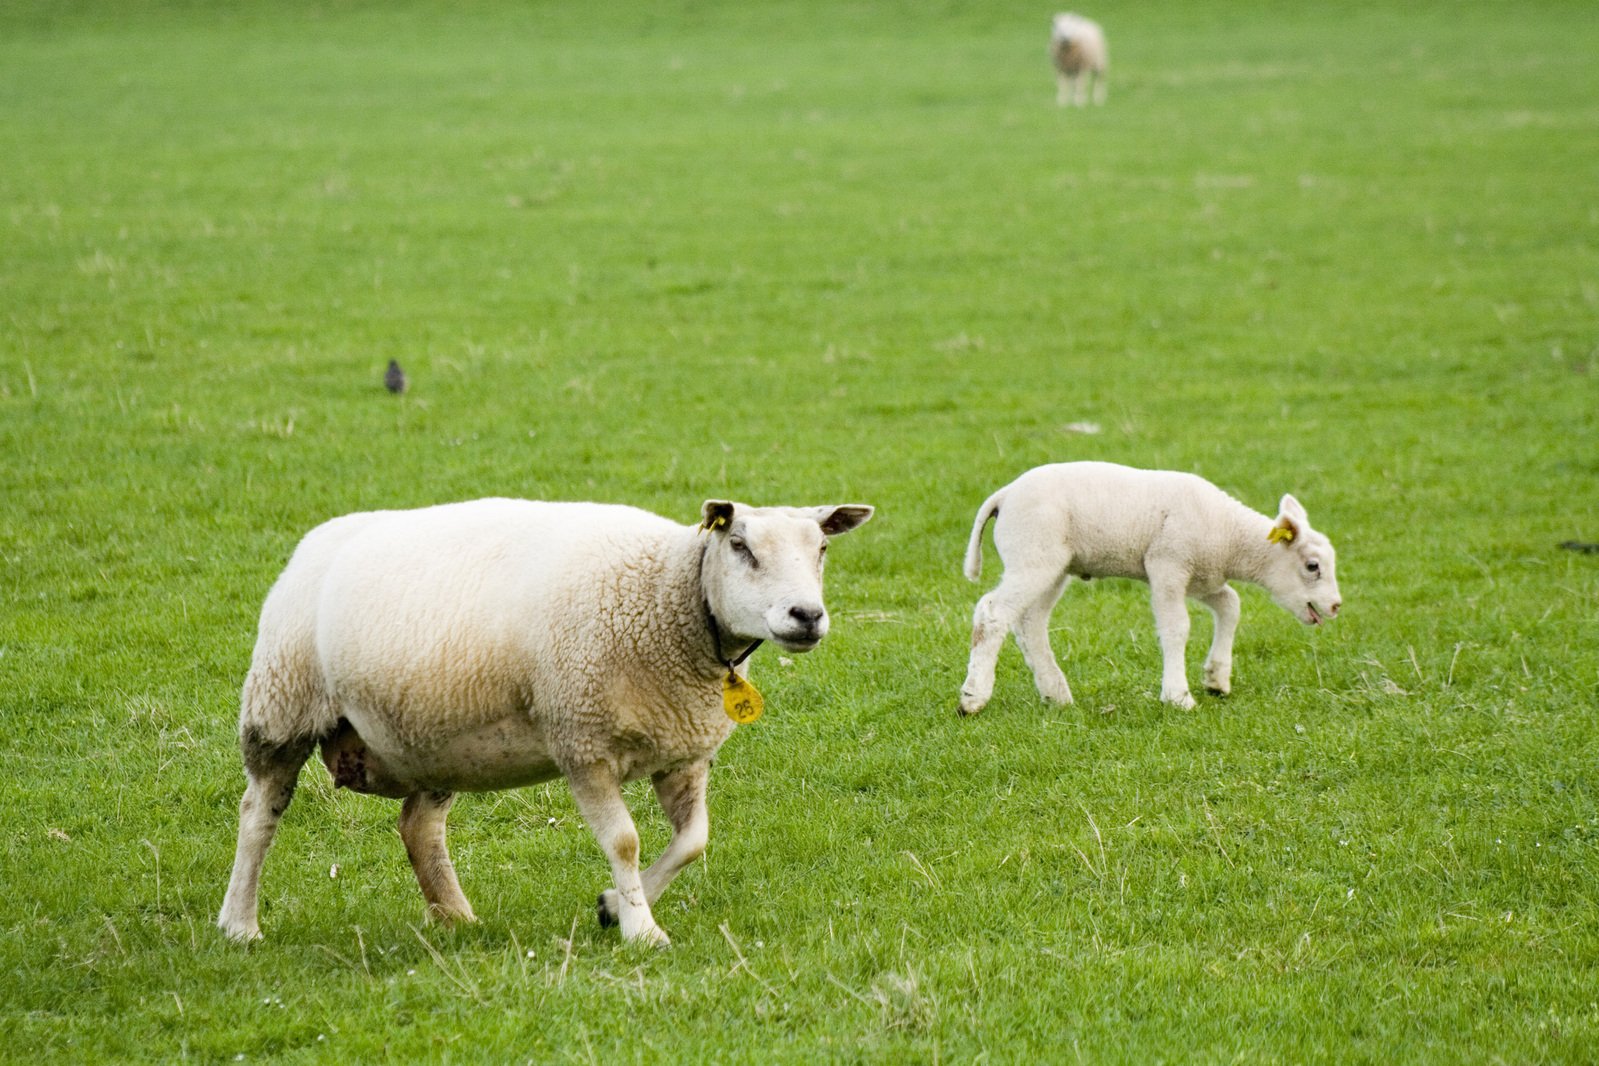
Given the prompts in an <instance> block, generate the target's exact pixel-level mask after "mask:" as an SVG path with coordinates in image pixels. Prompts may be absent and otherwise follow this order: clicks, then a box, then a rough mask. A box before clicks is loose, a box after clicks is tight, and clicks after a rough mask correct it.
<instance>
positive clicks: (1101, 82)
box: [1094, 74, 1107, 106]
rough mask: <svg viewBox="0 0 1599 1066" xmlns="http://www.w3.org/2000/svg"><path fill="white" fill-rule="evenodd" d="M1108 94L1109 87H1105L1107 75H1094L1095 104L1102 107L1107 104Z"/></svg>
mask: <svg viewBox="0 0 1599 1066" xmlns="http://www.w3.org/2000/svg"><path fill="white" fill-rule="evenodd" d="M1106 92H1107V86H1106V85H1105V75H1104V74H1095V75H1094V104H1095V105H1096V106H1100V105H1103V104H1104V103H1105V95H1106Z"/></svg>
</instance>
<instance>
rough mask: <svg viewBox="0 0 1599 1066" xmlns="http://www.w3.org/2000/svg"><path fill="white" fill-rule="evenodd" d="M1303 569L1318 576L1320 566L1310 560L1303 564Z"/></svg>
mask: <svg viewBox="0 0 1599 1066" xmlns="http://www.w3.org/2000/svg"><path fill="white" fill-rule="evenodd" d="M1305 569H1306V570H1309V571H1310V572H1311V573H1312V574H1319V573H1321V564H1320V563H1318V562H1317V561H1316V560H1314V559H1312V560H1311V561H1310V562H1308V563H1306V564H1305Z"/></svg>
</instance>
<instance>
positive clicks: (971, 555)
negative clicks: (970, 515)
mask: <svg viewBox="0 0 1599 1066" xmlns="http://www.w3.org/2000/svg"><path fill="white" fill-rule="evenodd" d="M1007 487H1009V486H1007ZM1004 495H1005V489H1000V490H999V491H998V492H996V493H994V495H992V496H990V497H989V498H988V499H986V500H984V501H983V506H981V507H979V508H978V509H977V518H976V520H975V521H973V522H972V539H971V540H970V541H968V542H967V544H966V567H965V569H966V580H968V581H976V580H978V579H979V578H981V577H982V576H983V529H984V527H986V526H987V525H988V522H989V519H991V518H993V517H994V516H995V515H997V514H999V501H1000V500H1001V498H1003V497H1004Z"/></svg>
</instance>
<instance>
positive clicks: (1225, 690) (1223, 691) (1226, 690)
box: [1205, 685, 1232, 696]
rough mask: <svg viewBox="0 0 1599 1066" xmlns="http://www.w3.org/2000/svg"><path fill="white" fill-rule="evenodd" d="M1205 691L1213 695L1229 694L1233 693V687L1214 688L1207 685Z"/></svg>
mask: <svg viewBox="0 0 1599 1066" xmlns="http://www.w3.org/2000/svg"><path fill="white" fill-rule="evenodd" d="M1205 691H1206V692H1208V693H1210V694H1211V695H1212V696H1227V695H1230V694H1231V693H1232V689H1230V688H1212V687H1211V686H1209V685H1206V686H1205Z"/></svg>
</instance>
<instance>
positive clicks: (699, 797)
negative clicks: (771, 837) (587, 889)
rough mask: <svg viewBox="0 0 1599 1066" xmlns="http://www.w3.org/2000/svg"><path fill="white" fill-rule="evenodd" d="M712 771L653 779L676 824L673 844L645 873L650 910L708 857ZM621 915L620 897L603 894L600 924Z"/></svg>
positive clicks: (701, 766)
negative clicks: (684, 874)
mask: <svg viewBox="0 0 1599 1066" xmlns="http://www.w3.org/2000/svg"><path fill="white" fill-rule="evenodd" d="M709 769H710V767H709V766H708V764H706V763H695V764H693V765H692V766H685V767H682V768H681V769H677V770H671V771H668V772H666V773H660V774H656V775H655V776H654V778H652V782H653V783H654V785H655V798H656V799H658V800H659V801H660V803H661V809H662V810H663V811H665V812H666V816H667V818H669V819H671V822H672V840H671V842H670V843H668V844H667V845H666V850H665V851H663V852H661V854H660V857H659V858H657V859H656V860H655V861H654V862H653V863H651V864H650V868H649V869H648V870H645V871H644V874H643V877H642V878H641V880H642V881H643V884H644V898H645V899H646V900H648V901H649V904H650V906H652V907H653V906H654V905H655V901H656V900H658V899H660V898H661V893H662V892H665V891H666V886H667V885H669V884H671V883H672V879H673V878H675V877H676V876H677V875H678V874H679V873H681V872H682V871H683V868H684V867H685V866H687V865H688V864H689V863H691V862H693V861H694V860H695V859H697V858H699V857H700V856H701V855H703V854H704V853H705V844H706V841H708V840H709V839H710V835H711V819H710V813H709V812H708V810H707V809H706V806H705V782H706V779H707V778H708V777H709ZM619 914H620V907H619V901H618V893H617V891H616V889H614V888H608V889H606V890H605V891H604V892H602V893H600V924H601V925H607V926H608V925H614V924H616V921H617V918H618V916H619Z"/></svg>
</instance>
